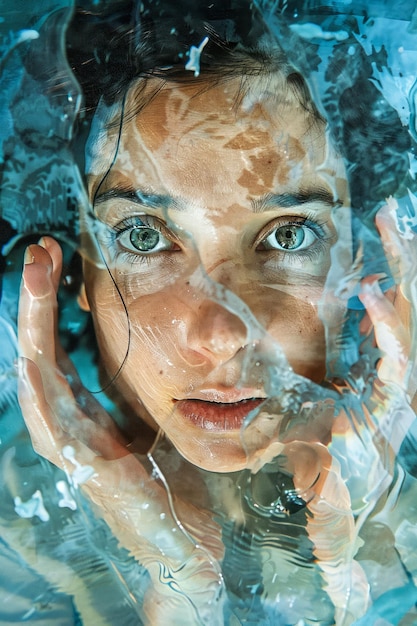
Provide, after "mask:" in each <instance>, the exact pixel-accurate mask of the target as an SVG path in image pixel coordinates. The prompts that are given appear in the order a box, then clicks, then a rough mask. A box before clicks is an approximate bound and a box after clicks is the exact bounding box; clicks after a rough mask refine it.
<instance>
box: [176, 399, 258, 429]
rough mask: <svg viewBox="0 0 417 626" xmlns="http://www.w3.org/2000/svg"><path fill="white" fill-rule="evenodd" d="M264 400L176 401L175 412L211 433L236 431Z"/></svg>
mask: <svg viewBox="0 0 417 626" xmlns="http://www.w3.org/2000/svg"><path fill="white" fill-rule="evenodd" d="M264 401H265V398H245V399H243V400H239V401H238V402H212V401H208V400H199V399H189V400H178V401H177V402H176V403H175V408H176V410H177V411H178V412H179V413H180V414H181V416H182V417H183V418H184V419H186V420H187V421H188V422H191V423H192V424H193V425H194V426H198V427H199V428H204V429H205V430H213V431H229V430H238V429H240V428H241V427H242V424H243V422H244V420H245V418H246V417H247V416H248V415H249V413H250V412H251V411H254V410H255V409H256V408H257V407H258V406H259V405H260V404H261V403H262V402H264Z"/></svg>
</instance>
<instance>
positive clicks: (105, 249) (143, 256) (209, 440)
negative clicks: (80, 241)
mask: <svg viewBox="0 0 417 626" xmlns="http://www.w3.org/2000/svg"><path fill="white" fill-rule="evenodd" d="M277 84H278V83H277ZM240 85H241V81H240V79H239V80H231V81H229V82H227V83H225V84H220V85H217V86H209V87H207V89H204V88H202V86H201V83H200V85H199V86H195V85H192V84H191V85H182V84H178V85H172V84H171V85H169V86H168V85H166V86H162V88H160V89H157V87H161V85H160V84H159V83H158V82H157V79H152V80H150V81H148V83H147V84H145V83H142V82H138V83H137V84H136V85H135V86H134V87H133V88H132V89H131V90H130V93H129V94H128V99H127V105H128V107H127V110H128V111H130V112H131V111H132V110H133V109H134V101H135V97H137V93H138V91H139V90H140V91H141V97H146V96H147V95H150V94H151V93H152V94H153V99H152V100H151V102H149V103H148V104H147V105H146V106H145V107H144V108H142V110H141V111H140V112H139V113H138V114H136V115H135V114H133V113H132V114H129V113H126V114H125V116H124V119H123V124H122V129H121V133H120V141H119V144H118V148H117V151H116V152H114V153H113V156H114V161H113V164H112V166H111V168H110V170H109V171H108V173H107V175H106V176H105V177H104V178H103V176H102V175H98V174H94V173H92V174H91V175H90V178H89V185H90V195H91V198H92V200H93V202H94V212H95V215H96V217H97V218H98V220H99V224H100V227H99V228H98V241H99V244H100V248H101V251H102V252H101V253H102V255H103V258H104V261H105V265H107V267H105V265H103V264H101V266H100V265H97V264H94V263H92V262H89V261H87V262H86V263H85V285H86V293H87V298H88V303H89V307H90V309H91V311H92V315H93V319H94V324H95V328H96V333H97V338H98V343H99V348H100V353H101V357H102V361H103V363H104V367H105V369H106V371H107V373H108V375H109V376H110V377H113V376H114V375H115V374H116V372H118V370H119V368H120V366H121V365H122V364H123V366H122V368H121V371H120V373H119V374H118V376H117V377H116V378H115V383H114V384H115V385H116V386H117V387H118V389H119V391H120V392H121V393H122V394H123V396H124V397H125V398H126V399H127V401H128V402H129V404H130V406H131V407H132V409H133V411H134V413H136V414H137V415H140V416H141V417H143V418H144V419H145V420H147V421H148V422H150V423H152V424H153V425H157V426H158V427H160V428H161V429H162V430H163V431H165V433H166V434H167V435H168V437H169V438H170V439H171V441H172V442H173V444H174V445H175V446H176V447H177V448H178V449H179V451H180V452H181V453H182V454H183V455H184V456H185V457H186V458H187V459H188V460H189V461H191V462H192V463H195V464H196V465H198V466H201V467H203V468H205V469H208V470H216V471H234V470H238V469H241V468H242V467H244V466H245V463H246V454H245V450H244V446H243V444H242V441H241V427H242V424H243V421H244V419H245V417H246V416H247V414H248V413H249V412H250V411H252V410H254V409H256V407H258V406H259V405H260V404H261V402H262V400H263V399H264V398H265V397H266V396H267V385H266V384H265V376H266V374H265V370H263V368H262V363H261V362H260V361H259V362H256V360H254V359H252V361H251V362H250V363H249V361H248V358H247V357H248V352H249V351H250V350H253V347H254V345H255V344H256V341H258V340H259V337H260V336H261V335H260V333H261V331H260V330H259V329H260V328H261V327H262V328H263V329H264V330H265V331H266V333H267V334H268V336H269V337H270V339H269V341H270V342H271V343H273V339H274V340H276V342H277V346H278V347H277V350H278V351H279V352H280V354H281V355H283V357H285V359H286V361H285V363H286V362H288V364H289V366H290V367H291V368H292V369H293V370H294V371H295V372H296V373H297V374H299V375H302V376H304V377H306V378H309V379H310V380H313V381H315V382H320V381H321V380H322V379H323V376H324V373H325V339H324V329H323V326H322V323H321V321H320V319H319V316H318V306H317V305H318V301H319V299H320V297H321V295H322V292H323V286H324V283H325V279H326V275H327V272H328V269H329V265H330V248H331V246H332V244H333V243H334V241H335V238H336V233H335V228H334V225H333V222H332V219H331V212H332V209H333V207H334V206H336V205H340V204H342V205H343V204H347V202H348V199H347V197H346V196H347V192H346V180H345V177H344V172H343V166H342V164H341V161H340V159H339V158H338V157H337V156H336V155H335V154H334V153H333V151H332V149H331V146H330V145H329V143H328V141H327V137H326V134H325V126H324V123H323V122H322V121H319V120H318V119H316V118H315V117H314V116H313V114H312V113H310V112H308V110H307V108H306V107H305V106H303V105H302V104H301V103H300V102H299V101H298V100H297V98H296V97H295V96H294V95H292V94H290V93H286V94H283V93H282V91H281V92H280V91H279V90H278V88H277V89H276V90H274V83H273V80H272V81H271V83H270V89H269V91H268V92H266V90H261V88H259V89H257V88H256V86H255V87H253V88H252V89H251V91H250V93H247V94H246V95H245V94H242V93H241V92H240V91H239V86H240ZM271 85H272V88H271ZM118 136H119V135H118V128H117V125H116V124H114V125H113V126H111V127H110V128H109V130H108V131H107V136H106V141H105V143H104V147H103V145H102V146H101V148H100V150H97V157H96V158H97V160H99V159H100V155H102V154H104V153H105V152H106V151H107V152H108V151H109V150H111V149H112V146H116V144H117V138H118ZM95 165H96V167H95V166H94V163H93V166H92V171H94V169H95V170H96V171H98V170H100V169H102V170H103V166H101V167H100V166H99V164H98V162H96V164H95ZM101 224H103V227H102V226H101ZM254 328H256V332H255V334H254V331H253V329H254ZM254 337H255V339H254ZM126 355H127V356H126ZM124 359H125V360H124ZM248 363H249V365H248ZM284 366H285V364H284ZM281 367H282V363H281ZM286 370H287V371H288V367H286ZM309 437H310V438H311V434H310V435H309ZM297 438H298V439H300V438H302V434H301V435H300V432H298V433H297Z"/></svg>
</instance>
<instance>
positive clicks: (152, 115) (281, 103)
mask: <svg viewBox="0 0 417 626" xmlns="http://www.w3.org/2000/svg"><path fill="white" fill-rule="evenodd" d="M310 105H311V102H307V101H305V100H303V98H302V95H301V94H300V93H297V92H296V91H295V90H294V89H293V88H292V87H291V86H290V85H289V84H288V82H287V80H286V78H285V77H284V76H283V75H282V74H281V73H278V72H276V73H273V74H268V75H266V76H257V77H256V76H252V77H251V76H244V77H236V78H229V79H225V80H219V81H218V82H213V81H210V80H208V79H207V80H204V77H203V79H202V81H201V82H200V81H198V82H193V81H192V79H191V80H189V81H188V82H187V83H182V84H178V83H177V84H176V83H165V84H164V83H161V81H160V80H157V79H151V80H148V81H146V82H145V81H142V80H139V81H138V82H137V84H136V85H134V86H133V87H132V88H131V89H130V91H129V94H128V98H127V110H128V111H129V110H131V111H135V108H136V109H138V113H137V115H135V116H134V118H131V119H130V123H134V126H136V128H137V129H138V130H139V132H140V133H141V135H142V136H143V137H144V138H145V137H146V138H148V137H149V138H151V137H152V136H153V138H156V137H158V139H159V142H160V143H162V142H163V141H165V140H166V139H167V137H173V138H180V137H183V136H184V135H188V134H193V135H194V136H195V137H197V136H198V134H200V137H201V138H203V137H206V138H207V139H209V138H210V139H212V140H222V139H223V138H224V139H226V140H229V141H230V140H231V139H232V137H236V140H235V142H234V144H231V145H229V147H231V148H233V147H239V148H241V149H250V148H253V147H255V143H253V142H254V138H253V137H252V138H251V134H252V135H253V134H254V133H256V134H257V135H259V134H261V133H262V132H267V133H270V132H271V129H274V128H275V129H276V130H277V131H279V132H281V134H282V130H283V123H285V125H286V130H287V131H288V134H291V136H294V137H297V138H300V137H302V136H303V135H304V136H305V135H306V134H307V132H308V131H310V132H314V131H316V134H320V132H322V131H323V123H322V122H321V120H319V117H318V115H314V114H313V113H312V112H311V111H312V109H311V106H310ZM155 127H157V128H158V132H157V133H155ZM245 133H247V136H245ZM256 146H257V147H259V137H258V138H257V140H256ZM157 147H158V146H155V148H157Z"/></svg>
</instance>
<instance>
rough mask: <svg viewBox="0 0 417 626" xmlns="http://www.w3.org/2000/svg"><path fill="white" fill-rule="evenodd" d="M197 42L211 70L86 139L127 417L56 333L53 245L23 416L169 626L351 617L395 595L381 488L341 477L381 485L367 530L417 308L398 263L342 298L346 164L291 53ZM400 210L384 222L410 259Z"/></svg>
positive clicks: (98, 270)
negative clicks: (379, 546) (374, 519)
mask: <svg viewBox="0 0 417 626" xmlns="http://www.w3.org/2000/svg"><path fill="white" fill-rule="evenodd" d="M212 39H213V38H212ZM196 44H198V45H196V46H195V47H194V49H192V50H191V52H190V57H189V61H191V59H193V62H192V63H190V62H188V63H185V64H184V62H181V64H180V63H175V64H173V65H171V66H168V67H166V64H164V65H162V64H161V65H154V66H153V67H152V68H151V67H147V68H145V69H143V68H142V71H141V72H139V73H138V74H137V75H133V76H131V77H130V79H129V80H128V81H127V83H126V84H125V86H124V87H123V88H122V87H121V86H120V84H119V87H118V90H115V91H116V94H115V97H112V95H110V96H106V97H103V98H102V99H101V101H100V102H99V104H98V106H97V110H96V112H95V117H94V120H93V124H92V129H91V132H90V136H89V140H88V145H87V152H86V174H87V181H88V196H89V201H90V204H91V211H90V210H89V209H84V210H83V213H82V215H81V224H82V227H81V230H82V237H81V252H82V255H83V280H84V282H83V286H82V288H81V290H80V295H79V303H80V306H81V307H82V308H83V309H84V310H88V311H90V312H91V314H92V318H93V321H94V328H95V333H96V337H97V342H98V348H99V354H100V366H101V370H102V384H103V387H104V388H105V389H106V390H107V391H108V392H109V393H110V395H112V397H113V399H115V401H116V403H117V402H119V403H120V404H121V405H122V408H123V413H124V421H123V423H122V425H121V427H120V428H119V427H118V426H117V425H116V423H115V422H114V421H113V420H112V419H111V417H109V416H108V415H107V414H106V413H105V411H104V410H103V409H102V408H101V407H100V405H99V404H98V403H97V402H96V401H95V400H94V397H93V396H91V395H90V394H89V393H88V392H87V391H86V390H85V389H84V388H83V387H82V385H81V384H80V382H79V380H78V377H77V374H76V372H75V370H74V368H73V366H72V365H71V363H70V362H69V360H68V358H67V357H66V355H65V354H64V353H63V351H62V348H61V347H60V345H59V341H58V340H57V339H56V324H57V314H58V311H57V302H56V294H57V289H58V285H59V280H60V274H61V267H62V257H61V251H60V248H59V246H58V244H57V243H56V242H55V241H54V240H53V239H51V238H49V237H44V238H43V239H42V240H41V241H40V245H31V246H29V248H28V250H27V252H26V255H25V267H24V272H23V282H22V291H21V299H20V308H19V340H20V346H21V354H22V359H21V360H20V403H21V407H22V411H23V414H24V417H25V420H26V424H27V426H28V428H29V431H30V434H31V438H32V442H33V445H34V448H35V449H36V451H37V452H38V453H39V454H40V455H42V456H44V457H46V458H47V459H48V460H50V461H52V463H54V464H55V465H57V466H58V467H60V468H62V469H64V471H65V472H66V474H67V477H68V480H69V483H70V485H71V487H72V490H73V493H75V490H76V489H77V488H78V486H81V489H82V491H83V492H84V493H85V494H87V495H88V496H89V498H90V499H91V501H92V502H93V503H94V504H95V505H97V506H98V511H99V515H100V516H102V517H103V518H104V519H105V521H106V522H107V524H108V525H109V527H110V529H111V530H112V532H113V533H114V535H115V536H116V537H117V539H118V540H119V541H120V543H121V544H122V546H123V547H124V548H126V549H127V550H128V551H130V553H131V554H133V555H134V556H135V558H136V559H137V561H138V562H139V563H140V564H141V565H143V566H144V567H145V568H146V570H147V572H148V574H149V576H150V580H151V584H150V585H149V587H148V588H147V589H146V593H145V595H144V599H143V613H144V616H145V617H144V619H145V621H146V622H147V623H150V624H157V623H161V624H162V623H173V622H172V615H175V622H176V623H177V622H179V621H180V620H183V621H184V623H187V624H188V623H189V624H197V623H207V624H217V623H218V624H222V623H230V624H231V623H239V622H236V621H233V620H241V621H242V622H243V623H244V622H245V621H246V622H247V623H257V624H258V623H259V624H261V623H262V624H264V623H265V624H266V623H271V624H272V623H274V624H277V623H283V624H284V623H285V624H296V623H300V620H303V622H302V623H314V622H319V623H320V624H333V623H336V624H349V623H352V622H353V621H354V620H355V619H359V618H360V617H362V616H363V615H365V613H366V611H367V609H368V608H369V606H370V605H371V602H372V597H373V593H374V596H375V598H377V597H378V595H382V594H379V593H378V592H377V591H375V589H371V593H370V587H372V585H370V583H369V578H372V575H373V574H374V572H375V571H376V567H374V566H369V571H368V570H367V565H366V562H367V561H369V560H375V554H373V553H372V559H369V558H367V557H366V556H365V557H363V559H362V561H363V563H362V562H361V559H360V558H357V559H355V558H354V557H355V555H356V553H357V551H358V549H359V547H360V540H359V537H358V532H359V530H361V526H362V522H361V523H357V524H356V527H355V516H354V512H353V510H352V509H353V508H354V507H355V506H356V507H357V508H358V509H359V508H360V506H361V505H358V503H359V502H361V503H363V502H365V501H366V494H367V491H368V487H369V485H368V482H367V481H363V485H362V486H361V487H358V486H357V485H355V484H352V485H348V486H349V489H348V487H347V486H346V484H345V480H346V474H344V473H343V469H344V468H342V467H341V465H342V462H344V463H345V464H346V466H347V467H348V468H349V472H348V475H349V477H350V478H351V477H352V475H354V472H353V471H352V464H354V463H360V464H362V466H363V467H367V468H368V469H369V471H370V472H371V475H370V477H369V481H370V482H372V481H373V482H372V486H373V489H374V492H375V493H374V494H373V497H372V501H371V503H372V507H370V506H368V508H367V506H366V505H363V507H362V510H361V511H360V513H362V518H363V520H365V519H366V518H367V516H368V515H369V514H370V509H371V508H373V507H374V506H375V503H378V506H381V502H382V501H383V499H384V498H385V497H386V492H387V489H388V487H389V485H390V482H391V479H392V475H393V474H394V473H395V471H398V470H397V469H396V464H395V463H394V462H393V461H392V458H391V457H392V454H391V451H390V450H389V449H387V445H388V444H389V445H390V446H391V448H392V449H393V451H394V452H395V453H397V452H398V451H399V450H400V448H401V445H402V444H403V440H404V437H405V436H406V434H407V430H408V428H409V427H410V426H412V425H413V420H414V414H413V413H412V411H411V409H409V408H407V405H406V404H401V403H400V406H401V407H402V415H401V420H399V423H398V424H393V422H392V419H391V418H392V410H391V405H390V404H389V403H390V402H392V401H393V399H394V397H401V402H402V400H403V395H402V394H403V392H401V393H400V392H398V395H397V396H394V395H392V393H391V389H392V388H393V387H394V388H395V387H396V386H397V387H399V388H401V389H402V390H404V392H409V393H410V392H412V391H413V387H412V384H410V387H408V382H409V373H410V372H409V365H408V350H409V329H408V325H409V303H408V302H407V299H406V298H405V297H404V295H403V293H402V291H401V290H400V288H398V287H397V288H391V290H390V291H389V292H388V293H387V295H386V296H385V295H384V294H383V292H382V291H381V288H380V287H379V284H378V280H381V284H382V286H385V283H386V282H387V281H389V279H390V275H389V270H388V268H387V266H386V264H382V265H381V267H380V268H377V269H374V270H373V271H372V273H371V274H370V275H369V276H363V275H362V276H361V278H362V281H361V280H360V278H359V279H358V278H356V281H355V280H354V279H355V277H353V280H352V281H351V284H348V285H347V290H346V292H343V293H341V294H340V293H339V294H337V293H336V294H335V289H333V287H334V283H335V280H336V279H337V278H338V277H339V278H340V268H341V267H342V268H343V267H348V264H349V263H353V261H354V259H353V252H352V249H354V247H355V245H354V242H352V237H351V228H352V226H351V221H352V219H353V218H352V215H351V211H350V206H351V198H350V186H349V180H348V172H347V166H346V160H345V159H344V158H343V157H342V155H341V153H340V150H338V149H336V148H335V142H334V140H333V139H332V138H331V136H330V134H329V131H328V127H327V124H326V121H325V119H324V117H323V115H322V114H321V113H320V112H319V110H318V108H317V106H316V105H315V104H314V103H313V100H312V98H311V95H310V94H309V91H308V88H307V86H306V83H305V81H304V80H303V78H302V76H301V75H300V74H299V73H298V72H296V71H295V70H294V69H293V67H292V66H291V65H290V64H289V62H288V61H287V58H286V56H285V55H284V54H283V52H282V50H281V49H280V48H279V47H278V46H277V45H276V44H274V43H273V42H270V41H269V42H268V43H267V45H266V43H265V40H263V47H261V48H258V49H257V50H250V49H249V50H248V49H244V48H243V47H241V46H237V47H235V46H234V47H233V48H234V49H232V50H228V49H227V47H225V46H224V45H223V46H221V45H219V43H218V42H216V41H214V42H213V41H212V40H210V37H209V38H207V39H202V40H201V41H199V42H196ZM142 54H143V51H142ZM204 54H207V57H206V58H207V60H208V61H209V63H208V64H207V66H206V65H205V64H204V63H203V60H202V59H203V58H204V57H203V55H204ZM200 55H201V62H200ZM144 56H145V57H146V55H144ZM393 202H394V201H391V208H392V203H393ZM389 208H390V206H388V208H387V209H385V211H382V213H381V217H380V218H379V221H378V228H379V231H380V234H381V236H382V237H383V240H384V245H385V246H386V249H387V251H388V253H389V255H390V256H391V257H392V258H394V257H395V255H396V254H397V252H398V250H399V248H400V246H399V244H398V241H397V238H396V236H395V235H394V234H393V233H394V227H393V225H392V224H391V223H390V220H391V219H392V218H391V214H390V211H389ZM365 236H366V237H369V241H371V240H372V239H371V236H370V235H368V234H366V235H365ZM337 255H339V258H340V259H341V261H340V262H339V263H336V264H335V262H334V259H335V258H337ZM335 268H336V269H335ZM378 270H379V271H378ZM396 270H397V268H395V267H394V265H393V272H394V271H396ZM338 272H339V274H338ZM357 276H358V273H357ZM335 277H336V278H335ZM391 287H392V283H391ZM356 296H359V300H358V299H356V300H355V302H356V304H355V306H357V307H362V310H361V311H360V313H358V314H356V313H355V312H353V313H352V312H351V309H352V306H353V304H352V303H353V300H354V298H355V297H356ZM352 320H353V321H352ZM349 324H351V325H352V324H356V325H357V326H358V328H359V329H360V332H361V334H362V337H363V338H364V342H363V346H362V347H361V350H360V356H361V358H360V359H359V361H358V367H359V368H362V369H361V371H360V372H359V373H358V372H357V371H355V368H354V367H353V368H351V369H350V371H349V376H350V378H349V377H347V380H345V381H344V380H341V377H340V376H338V378H336V375H337V374H339V373H340V372H339V370H338V369H337V367H336V368H335V367H333V370H332V365H333V363H332V362H331V361H329V355H328V354H327V355H326V344H327V346H329V345H332V342H331V341H330V340H329V333H331V339H332V340H333V339H334V337H335V336H337V337H339V338H340V337H342V338H343V334H344V333H346V332H347V329H348V330H349V332H351V333H353V331H352V326H350V327H349ZM335 343H336V344H337V341H336V342H335ZM339 346H340V342H339ZM392 346H394V347H395V350H396V354H395V358H392V356H393V355H392V353H391V354H390V355H389V357H388V354H389V352H390V350H391V347H392ZM342 348H343V345H342ZM376 348H377V349H379V350H380V351H381V352H382V353H383V355H385V356H382V358H381V359H380V360H379V356H377V355H376V353H375V349H376ZM372 357H373V358H374V361H372ZM378 361H379V363H378V374H379V378H378V377H375V376H373V377H372V374H374V367H373V365H374V362H378ZM366 364H368V366H369V370H368V372H366V371H365V370H364V369H363V368H364V367H365V365H366ZM355 365H356V363H354V366H355ZM361 378H362V380H363V383H364V389H359V384H360V380H361ZM381 396H383V397H384V398H385V399H386V404H385V411H384V412H381V411H380V406H377V408H376V409H375V410H373V409H374V408H375V406H376V405H377V401H378V399H379V398H380V397H381ZM355 402H356V403H357V405H355V404H354V403H355ZM397 408H398V407H397ZM397 414H398V411H397ZM157 433H159V434H158V435H157ZM162 434H163V435H164V436H165V437H166V441H162V440H161V436H162ZM363 442H365V444H366V446H365V447H364V448H363V449H366V454H365V457H366V458H365V459H364V457H363V450H362V449H361V452H359V449H358V446H359V444H361V445H363ZM344 445H348V446H351V450H350V451H349V454H348V455H346V456H345V449H344V447H343V446H344ZM366 447H367V448H366ZM178 452H179V453H180V455H181V456H178ZM361 455H362V456H361ZM181 457H182V458H181ZM183 459H185V460H183ZM377 476H378V478H377ZM196 483H197V484H198V487H196ZM352 496H354V497H355V502H354V503H353V504H354V506H353V505H352V501H351V498H352ZM359 518H360V515H359V517H358V519H359ZM364 528H365V527H364ZM329 529H331V537H329ZM376 560H377V559H376ZM242 562H244V563H245V571H243V572H242V574H241V575H240V576H239V579H238V580H236V576H235V573H234V568H235V567H236V566H238V567H239V565H240V564H241V563H242ZM393 567H394V566H393ZM395 568H396V569H401V565H400V563H399V562H396V564H395ZM398 580H399V582H400V584H401V585H402V584H408V579H407V575H406V573H405V571H404V572H403V573H402V574H398ZM410 584H411V583H410ZM411 604H412V603H411ZM170 619H171V622H170V621H169V620H170Z"/></svg>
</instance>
